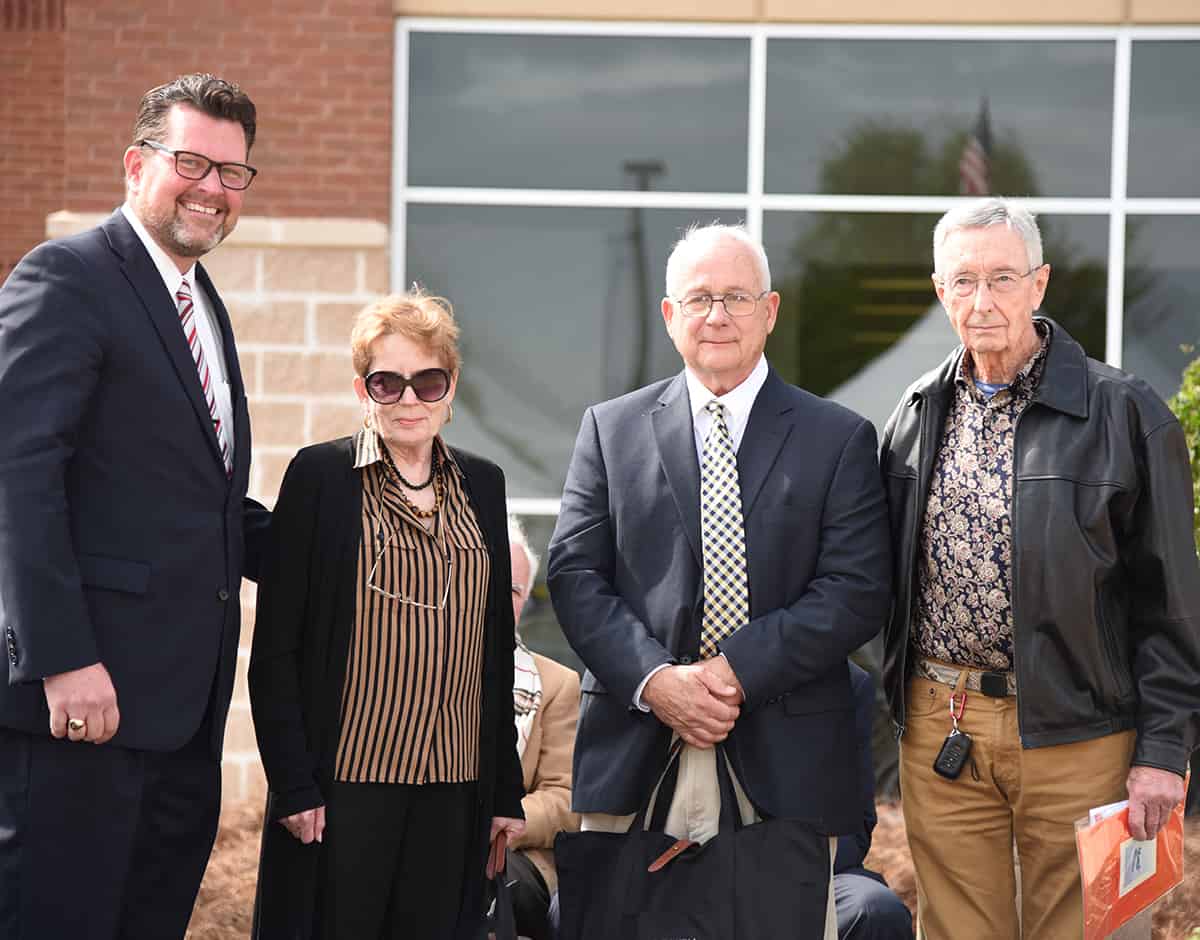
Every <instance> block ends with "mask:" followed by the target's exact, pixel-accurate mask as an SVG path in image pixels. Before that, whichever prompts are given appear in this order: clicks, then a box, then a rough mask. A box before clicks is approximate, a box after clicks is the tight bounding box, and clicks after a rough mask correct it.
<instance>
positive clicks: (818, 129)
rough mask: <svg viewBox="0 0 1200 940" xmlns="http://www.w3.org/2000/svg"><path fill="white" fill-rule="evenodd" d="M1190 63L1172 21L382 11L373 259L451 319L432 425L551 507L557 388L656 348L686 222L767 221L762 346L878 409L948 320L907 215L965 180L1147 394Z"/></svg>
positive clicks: (965, 193)
mask: <svg viewBox="0 0 1200 940" xmlns="http://www.w3.org/2000/svg"><path fill="white" fill-rule="evenodd" d="M1198 63H1200V30H1198V29H1194V28H1191V29H1189V28H1161V29H1148V28H1147V29H1141V28H1124V27H1094V28H1093V27H1088V28H1041V27H1039V28H1032V27H1031V28H1001V27H995V28H983V27H980V28H974V27H971V28H967V27H956V28H949V27H887V28H884V27H857V28H856V27H816V26H813V27H803V26H764V25H699V24H693V25H687V24H678V25H671V26H664V25H661V24H659V25H652V24H637V25H635V24H613V23H548V22H536V23H535V22H517V21H486V20H400V21H398V25H397V74H396V89H397V95H396V108H397V120H396V121H395V128H396V131H395V133H396V147H395V153H396V171H395V172H396V175H395V179H394V213H393V215H394V223H395V224H394V227H393V231H394V238H395V251H394V252H393V259H392V263H393V283H394V284H395V285H396V286H397V287H401V286H404V285H407V284H409V283H411V282H412V281H418V282H420V283H422V284H424V285H425V286H426V287H427V288H429V289H431V290H433V291H436V292H438V293H441V294H444V295H445V296H447V297H449V298H450V300H451V301H452V302H453V303H454V305H455V308H456V311H457V313H458V315H459V317H460V320H461V322H462V325H463V344H464V351H465V365H464V369H463V374H462V380H461V387H460V392H459V397H458V401H457V402H456V416H455V422H454V425H453V426H452V427H451V429H450V430H449V433H450V436H451V437H453V438H454V440H455V441H456V442H458V443H461V444H462V445H463V446H465V447H468V448H471V449H474V450H477V451H480V452H482V453H485V454H487V455H489V456H491V457H492V458H493V459H496V460H497V461H498V462H500V463H501V464H502V465H503V466H504V468H505V470H506V472H507V475H508V485H509V491H510V494H511V495H512V496H514V497H517V499H518V505H519V506H520V507H522V508H524V509H525V510H526V511H529V512H533V513H538V512H542V513H546V514H552V513H553V512H554V509H555V505H556V500H557V497H558V496H559V494H560V492H561V488H562V482H563V477H564V475H565V472H566V466H567V461H568V458H569V455H570V453H571V448H572V446H573V443H574V437H575V433H576V430H577V429H578V426H579V420H580V417H581V415H582V413H583V410H584V409H585V408H586V407H587V406H588V405H589V404H591V403H593V402H596V401H600V400H603V399H606V398H610V397H613V396H615V395H619V394H621V393H623V392H625V391H627V390H629V389H632V388H635V387H637V386H639V385H642V384H645V383H646V382H649V381H653V380H655V379H658V378H662V377H665V376H668V375H671V374H672V373H674V372H675V371H677V370H678V368H679V360H678V356H677V355H676V353H675V351H674V349H673V347H672V346H671V343H670V341H669V339H668V337H667V336H666V333H665V331H664V329H663V324H662V317H661V313H660V309H659V301H660V298H661V295H662V293H663V267H664V264H665V260H666V256H667V253H668V251H669V250H670V247H671V244H672V243H673V241H674V240H675V239H676V238H678V236H679V234H680V233H681V231H682V230H683V229H684V228H685V227H686V226H687V225H689V224H691V223H693V222H706V221H711V220H714V219H720V220H723V221H740V220H745V221H746V223H747V225H748V226H749V228H750V229H751V230H752V231H753V232H755V233H756V234H759V235H761V236H762V238H763V240H764V242H765V244H766V246H767V251H768V253H769V255H770V258H771V263H772V273H773V276H774V286H775V287H776V288H777V289H778V290H779V291H780V292H781V294H782V295H783V306H782V313H781V317H780V321H779V326H778V328H777V330H776V332H775V334H774V335H773V336H772V338H771V342H770V345H769V347H768V355H769V357H770V359H771V361H772V363H773V364H774V365H775V366H776V367H777V368H778V369H779V370H780V371H781V372H782V373H783V375H784V376H785V377H786V378H787V379H788V380H789V381H793V382H796V383H798V384H801V385H804V386H805V387H807V388H809V389H811V390H812V391H814V392H817V393H819V394H822V395H829V396H831V397H833V398H835V399H838V400H840V401H843V402H844V403H846V404H848V405H850V406H851V407H853V408H855V409H857V410H859V411H860V412H862V413H863V414H866V415H867V416H868V417H870V418H871V419H872V420H873V421H875V422H876V423H877V424H879V425H881V424H882V422H883V421H884V420H885V419H886V416H887V414H888V413H889V412H890V410H891V408H892V406H893V404H894V402H895V400H896V398H897V396H898V395H899V394H900V392H901V391H902V389H903V388H904V387H905V386H906V385H907V384H908V383H909V382H910V381H911V380H912V379H913V378H915V377H916V376H917V375H918V374H919V373H921V372H922V371H925V370H926V369H928V368H931V367H932V366H934V365H935V364H936V363H937V362H939V361H940V360H941V359H942V358H943V357H944V356H945V355H946V354H947V352H948V351H949V350H950V349H951V348H952V347H953V345H954V344H955V338H954V336H953V334H952V332H951V331H950V329H949V326H948V324H947V322H946V319H945V315H944V313H942V311H941V309H940V307H938V305H937V304H936V299H935V297H934V294H933V289H932V285H931V283H930V278H929V274H930V270H931V268H932V260H931V247H930V236H931V231H932V227H933V224H934V222H935V221H936V219H937V217H938V215H939V214H941V213H942V212H944V211H946V210H947V209H948V208H950V207H951V206H953V205H955V204H957V203H958V202H959V201H960V200H962V199H964V198H968V197H969V194H971V193H978V192H995V193H1003V194H1005V195H1011V196H1019V197H1023V198H1025V199H1027V201H1028V202H1029V204H1030V205H1031V206H1032V207H1033V208H1034V210H1035V211H1036V212H1037V213H1038V214H1039V218H1040V221H1041V225H1042V228H1043V234H1044V238H1045V243H1046V260H1047V261H1048V262H1049V263H1050V264H1051V266H1052V275H1051V279H1050V288H1049V291H1048V292H1047V296H1046V300H1045V303H1044V308H1043V309H1044V312H1046V313H1047V314H1048V315H1050V316H1053V317H1054V318H1055V319H1057V320H1058V321H1059V322H1060V323H1061V324H1062V325H1063V326H1064V327H1065V328H1066V329H1067V330H1068V331H1070V332H1071V333H1072V334H1073V335H1074V336H1075V337H1076V338H1077V339H1078V340H1079V341H1080V342H1081V343H1083V345H1084V346H1085V348H1086V349H1087V350H1088V352H1089V354H1090V355H1092V356H1095V357H1097V358H1101V359H1107V360H1108V361H1109V362H1112V363H1113V364H1116V365H1122V366H1124V367H1126V368H1129V369H1131V370H1133V371H1135V372H1138V373H1139V374H1141V375H1142V376H1143V377H1144V378H1145V379H1146V380H1147V381H1149V382H1150V383H1151V384H1152V385H1153V386H1154V387H1155V388H1156V389H1157V390H1158V392H1159V393H1160V394H1162V395H1163V396H1168V395H1170V394H1172V393H1173V392H1174V391H1175V389H1176V388H1177V387H1178V383H1179V374H1180V370H1181V369H1182V367H1183V365H1184V364H1186V362H1188V361H1189V360H1190V359H1191V358H1194V356H1195V355H1197V354H1198V350H1197V346H1198V345H1200V326H1197V323H1198V322H1200V267H1198V262H1197V260H1196V258H1197V253H1196V251H1195V250H1194V246H1195V245H1196V244H1197V243H1198V242H1200V171H1198V170H1197V166H1198V165H1200V164H1198V163H1197V159H1196V156H1195V155H1196V153H1197V152H1200V104H1198V103H1197V102H1198V101H1200V98H1198V97H1197V95H1196V94H1195V89H1196V88H1197V86H1198V83H1200V64H1198ZM548 534H549V533H548V531H547V532H545V533H542V534H541V535H546V536H548ZM541 535H539V538H540V537H541Z"/></svg>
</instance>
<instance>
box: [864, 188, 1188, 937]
mask: <svg viewBox="0 0 1200 940" xmlns="http://www.w3.org/2000/svg"><path fill="white" fill-rule="evenodd" d="M934 256H935V271H936V273H935V274H934V278H933V279H934V283H935V285H936V288H937V295H938V299H939V300H940V301H941V302H942V304H943V306H944V307H945V309H946V312H947V314H948V315H949V317H950V321H951V323H952V325H953V326H954V328H955V331H956V332H957V333H958V335H959V338H960V339H961V340H962V346H960V347H959V348H957V349H956V350H954V352H953V353H951V355H950V356H949V357H948V358H947V359H946V360H945V362H944V363H943V364H942V365H941V366H939V367H938V368H937V369H935V370H934V371H932V372H930V373H928V374H927V375H925V376H923V377H922V378H920V379H918V380H917V381H916V382H915V383H914V384H913V385H912V386H911V387H910V388H909V389H908V390H907V391H905V393H904V395H903V397H902V398H901V400H900V402H899V404H898V405H897V407H896V410H895V412H894V413H893V415H892V417H891V419H890V421H889V422H888V426H887V428H886V430H885V432H884V436H883V448H882V458H881V460H882V468H883V474H884V480H885V485H886V488H887V492H888V501H889V508H890V514H891V523H892V538H893V546H894V549H895V550H894V553H893V554H894V559H895V561H894V564H895V565H896V577H895V585H896V600H895V605H894V608H893V612H892V616H891V620H890V623H889V624H888V627H887V630H886V650H887V651H886V657H885V669H884V680H885V685H886V688H887V692H888V697H889V701H890V704H891V709H892V714H893V718H894V720H895V722H896V725H897V728H898V731H899V733H900V735H901V789H902V792H903V794H904V809H905V819H906V824H907V827H908V835H909V842H910V846H911V848H912V852H913V860H914V864H915V866H916V873H917V882H918V921H919V923H920V925H921V930H922V935H923V936H924V937H926V938H930V940H937V938H940V937H951V936H953V937H968V936H970V937H976V936H978V937H983V936H987V937H1013V938H1016V937H1019V936H1025V937H1035V938H1041V937H1054V938H1057V937H1069V936H1079V935H1080V934H1081V933H1082V900H1081V892H1080V887H1079V870H1078V865H1077V862H1076V853H1075V843H1074V830H1073V821H1074V820H1075V819H1077V818H1079V817H1082V816H1085V815H1086V814H1087V811H1088V809H1089V808H1090V807H1092V806H1098V805H1101V804H1104V803H1108V802H1112V801H1116V800H1120V799H1123V798H1125V797H1128V798H1129V801H1130V811H1129V822H1130V828H1131V830H1132V832H1133V834H1134V836H1135V837H1137V838H1152V837H1154V835H1155V833H1156V832H1157V831H1158V829H1159V828H1160V827H1161V826H1162V825H1163V824H1164V823H1165V821H1166V819H1167V817H1168V815H1169V814H1170V812H1171V810H1172V809H1173V807H1175V806H1176V805H1177V804H1178V803H1179V801H1180V800H1181V799H1182V798H1183V795H1184V773H1185V771H1186V768H1187V763H1188V758H1189V755H1190V754H1191V752H1192V749H1193V748H1194V747H1195V746H1196V744H1197V739H1198V737H1200V717H1198V716H1200V710H1198V705H1200V694H1198V692H1197V689H1198V687H1200V682H1198V678H1197V677H1198V676H1200V571H1198V568H1197V560H1196V551H1195V546H1194V544H1193V542H1192V526H1191V520H1192V510H1193V507H1192V490H1191V479H1190V469H1189V461H1188V454H1187V449H1186V445H1185V441H1184V435H1183V432H1182V430H1181V429H1180V426H1179V423H1178V422H1177V421H1176V420H1175V418H1174V416H1173V415H1172V414H1171V412H1170V411H1169V410H1168V409H1167V407H1166V405H1165V404H1164V403H1163V402H1162V400H1161V399H1160V398H1159V397H1158V396H1157V395H1156V394H1155V393H1154V392H1153V391H1152V390H1151V389H1150V387H1149V386H1148V385H1147V384H1146V383H1145V382H1143V381H1141V380H1140V379H1137V378H1135V377H1134V376H1132V375H1129V374H1128V373H1125V372H1122V371H1120V370H1118V369H1114V368H1112V367H1110V366H1107V365H1105V364H1103V363H1100V362H1096V361H1095V360H1092V359H1089V358H1087V357H1086V356H1085V354H1084V351H1083V349H1082V348H1081V347H1080V346H1079V344H1078V343H1076V342H1075V341H1074V340H1073V339H1072V338H1071V337H1070V336H1069V335H1068V334H1067V332H1066V331H1065V330H1064V329H1063V328H1062V327H1061V326H1059V325H1058V324H1057V323H1055V322H1053V321H1052V320H1049V319H1046V318H1043V317H1035V316H1034V311H1035V310H1037V309H1038V307H1039V306H1040V304H1041V300H1042V297H1043V295H1044V293H1045V289H1046V284H1047V282H1048V281H1049V277H1050V269H1049V265H1046V264H1044V263H1043V259H1042V246H1041V237H1040V235H1039V233H1038V229H1037V224H1036V222H1035V221H1034V219H1033V216H1032V215H1031V214H1030V213H1028V212H1027V211H1026V210H1024V209H1022V208H1021V207H1019V206H1018V205H1016V204H1014V203H1010V202H1006V201H1004V200H1001V199H989V200H984V201H982V202H980V203H974V204H971V205H968V206H965V207H963V208H959V209H955V210H953V211H951V212H950V213H947V215H946V216H945V217H944V218H943V219H942V221H941V222H940V223H939V224H938V227H937V230H936V232H935V234H934ZM952 713H953V715H954V717H952ZM958 732H961V733H958ZM968 737H969V738H970V739H971V741H970V745H969V747H968V746H967V745H968V741H967V738H968ZM935 765H936V767H935ZM1014 841H1015V844H1016V849H1017V854H1018V856H1019V864H1020V872H1021V891H1020V893H1021V897H1020V905H1019V913H1018V906H1017V904H1016V903H1015V901H1014V898H1015V892H1016V884H1015V877H1014V871H1013V865H1012V863H1011V859H1012V846H1013V844H1014Z"/></svg>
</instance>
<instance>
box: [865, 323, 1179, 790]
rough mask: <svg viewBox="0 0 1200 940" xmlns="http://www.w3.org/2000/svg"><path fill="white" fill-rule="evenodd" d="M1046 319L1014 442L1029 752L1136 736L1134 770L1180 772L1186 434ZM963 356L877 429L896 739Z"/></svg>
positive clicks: (1139, 388) (1023, 710)
mask: <svg viewBox="0 0 1200 940" xmlns="http://www.w3.org/2000/svg"><path fill="white" fill-rule="evenodd" d="M1039 319H1042V318H1039ZM1045 322H1046V323H1047V324H1048V325H1049V326H1050V328H1051V338H1050V349H1049V350H1048V353H1047V360H1046V368H1045V372H1044V373H1043V375H1042V378H1041V381H1040V382H1039V383H1038V387H1037V390H1036V392H1035V394H1034V399H1033V401H1032V402H1031V403H1030V405H1029V407H1028V408H1027V409H1026V410H1025V412H1024V413H1023V414H1022V415H1021V417H1020V419H1019V420H1018V422H1017V428H1016V431H1015V434H1016V441H1015V446H1014V450H1015V453H1014V464H1015V466H1014V467H1013V471H1014V473H1013V480H1014V483H1013V494H1012V507H1011V513H1012V532H1013V571H1012V608H1013V623H1014V627H1013V632H1014V638H1013V659H1014V663H1015V669H1016V677H1017V717H1018V723H1019V726H1020V732H1021V743H1022V745H1023V746H1024V747H1044V746H1046V745H1051V744H1068V743H1071V742H1074V741H1084V740H1088V739H1090V738H1097V737H1100V736H1101V735H1106V734H1111V733H1114V732H1117V731H1123V730H1126V729H1130V728H1134V729H1136V730H1137V746H1136V749H1135V751H1134V758H1133V763H1135V764H1142V765H1145V766H1149V767H1159V768H1162V769H1164V770H1171V771H1174V772H1175V773H1178V774H1183V773H1184V771H1185V769H1186V766H1187V761H1188V757H1189V755H1190V753H1191V751H1192V749H1193V748H1194V747H1195V746H1196V744H1197V742H1198V740H1200V566H1198V565H1197V560H1196V547H1195V544H1194V542H1193V536H1192V508H1193V507H1192V482H1191V471H1190V466H1189V461H1188V452H1187V445H1186V442H1185V439H1184V435H1183V431H1182V429H1181V428H1180V426H1179V422H1178V421H1176V419H1175V417H1174V416H1173V415H1172V414H1171V412H1170V411H1169V410H1168V409H1167V407H1166V405H1165V404H1164V403H1163V401H1162V400H1161V399H1160V398H1159V397H1158V396H1157V395H1156V394H1155V393H1154V392H1153V391H1152V390H1151V389H1150V387H1149V386H1148V385H1147V384H1146V383H1145V382H1143V381H1142V380H1140V379H1137V378H1135V377H1133V376H1131V375H1129V374H1128V373H1126V372H1121V371H1120V370H1118V369H1114V368H1112V367H1111V366H1107V365H1105V364H1103V363H1100V362H1096V361H1095V360H1094V359H1088V358H1087V357H1086V356H1085V355H1084V352H1083V348H1082V347H1081V346H1080V345H1079V344H1078V343H1076V342H1075V341H1074V340H1073V339H1071V337H1070V336H1069V335H1068V334H1067V332H1066V331H1065V330H1064V329H1063V328H1062V327H1060V326H1058V325H1057V324H1055V323H1054V322H1053V321H1050V320H1046V321H1045ZM962 354H963V350H962V347H961V346H960V347H959V348H958V349H956V350H955V351H954V352H953V353H952V354H951V355H950V356H949V357H948V358H947V359H946V360H945V362H943V363H942V364H941V365H940V366H939V367H938V368H937V369H935V370H933V371H932V372H929V373H927V374H926V375H924V376H922V377H921V378H920V379H918V380H917V381H916V382H915V383H914V384H913V385H912V386H910V387H909V389H908V390H907V391H906V392H905V393H904V396H903V398H901V400H900V403H899V404H898V405H897V406H896V410H895V411H894V412H893V414H892V417H891V419H890V420H889V421H888V424H887V428H886V429H885V430H884V434H883V446H882V454H881V466H882V471H883V476H884V485H885V487H886V489H887V494H888V504H889V512H890V515H891V523H892V541H893V545H894V547H895V551H894V552H893V559H894V561H893V564H894V565H895V586H896V600H895V606H894V607H893V610H892V615H891V619H890V622H889V623H888V626H887V630H886V633H885V658H884V685H885V688H886V691H887V695H888V701H889V703H890V705H891V711H892V718H893V720H894V721H895V723H896V727H897V730H898V733H899V734H903V733H904V714H905V712H904V709H905V704H904V689H905V680H906V678H907V677H908V675H909V674H910V672H911V659H912V653H911V645H910V639H909V626H910V623H911V619H912V610H913V593H914V590H915V585H916V566H917V562H918V554H919V548H918V531H919V526H920V525H921V524H922V521H923V519H924V515H925V503H926V500H927V498H928V493H929V485H930V479H931V477H932V475H933V465H934V460H935V458H936V456H937V453H938V447H939V440H940V438H941V435H942V431H943V428H944V426H945V421H946V414H947V412H948V410H949V408H950V404H951V401H952V397H953V394H954V376H955V375H956V374H957V370H958V365H959V362H960V360H961V358H962Z"/></svg>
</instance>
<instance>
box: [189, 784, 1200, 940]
mask: <svg viewBox="0 0 1200 940" xmlns="http://www.w3.org/2000/svg"><path fill="white" fill-rule="evenodd" d="M261 826H262V806H261V804H259V803H254V804H250V803H243V804H241V805H239V806H235V807H233V808H231V809H227V810H226V812H225V813H224V814H223V816H222V818H221V829H220V832H219V833H218V835H217V844H216V848H214V849H213V854H212V860H211V861H210V862H209V865H208V872H207V873H206V874H205V876H204V884H203V885H201V887H200V896H199V898H198V899H197V901H196V910H195V913H194V914H193V915H192V923H191V926H190V927H189V928H188V934H187V936H188V940H244V938H246V937H249V936H250V920H251V912H252V911H253V908H254V882H255V873H256V871H257V868H258V846H259V834H260V829H261ZM1184 845H1185V855H1186V857H1185V859H1184V870H1185V871H1186V872H1187V874H1186V876H1185V878H1184V882H1183V884H1182V885H1180V886H1179V887H1178V888H1176V889H1175V890H1174V891H1172V892H1171V893H1170V894H1169V895H1168V896H1167V897H1166V898H1165V899H1164V900H1163V901H1162V902H1161V903H1160V904H1159V905H1158V907H1157V908H1156V909H1155V911H1154V934H1153V936H1154V940H1200V817H1194V818H1190V819H1189V820H1188V822H1187V834H1186V836H1185V839H1184ZM867 867H868V868H872V869H874V870H875V871H878V872H880V873H881V874H882V875H883V876H884V877H885V878H886V879H887V881H888V884H889V885H891V887H892V890H894V891H895V892H896V893H897V894H898V895H900V897H901V899H902V900H903V901H904V903H905V904H907V905H908V907H909V909H910V910H912V909H915V907H916V903H917V888H916V882H915V880H914V878H913V871H912V861H911V859H910V858H909V855H908V845H907V843H906V842H905V836H904V818H903V816H902V815H901V813H900V806H899V804H897V803H881V804H880V805H879V825H878V826H877V827H876V829H875V836H874V840H873V842H872V845H871V854H870V855H869V856H867ZM1036 940H1040V938H1036Z"/></svg>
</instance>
